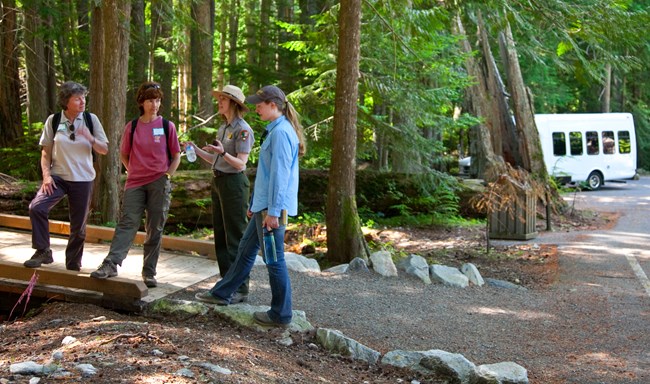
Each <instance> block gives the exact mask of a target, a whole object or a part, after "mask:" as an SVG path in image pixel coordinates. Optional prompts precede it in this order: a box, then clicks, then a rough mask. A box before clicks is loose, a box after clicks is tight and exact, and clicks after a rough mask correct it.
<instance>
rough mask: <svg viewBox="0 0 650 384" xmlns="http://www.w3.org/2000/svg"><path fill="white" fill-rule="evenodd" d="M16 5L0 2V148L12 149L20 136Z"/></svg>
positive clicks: (10, 1)
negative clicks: (0, 17) (0, 16)
mask: <svg viewBox="0 0 650 384" xmlns="http://www.w3.org/2000/svg"><path fill="white" fill-rule="evenodd" d="M16 9H17V8H16V2H15V1H14V0H8V1H2V2H0V12H1V15H2V19H0V20H2V22H0V147H10V146H12V145H14V144H15V143H16V142H17V141H18V140H19V139H20V138H21V137H22V135H23V123H22V117H21V109H20V79H19V77H18V41H17V35H16V32H17V31H18V28H17V17H16Z"/></svg>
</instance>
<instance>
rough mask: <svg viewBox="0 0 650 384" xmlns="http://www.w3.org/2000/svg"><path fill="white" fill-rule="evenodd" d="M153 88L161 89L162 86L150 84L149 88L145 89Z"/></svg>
mask: <svg viewBox="0 0 650 384" xmlns="http://www.w3.org/2000/svg"><path fill="white" fill-rule="evenodd" d="M151 88H153V89H160V85H158V84H149V85H147V87H146V88H145V89H151Z"/></svg>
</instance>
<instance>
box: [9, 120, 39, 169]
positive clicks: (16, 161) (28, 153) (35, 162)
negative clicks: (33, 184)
mask: <svg viewBox="0 0 650 384" xmlns="http://www.w3.org/2000/svg"><path fill="white" fill-rule="evenodd" d="M38 126H40V127H41V128H40V129H33V130H29V131H27V132H26V133H25V136H23V137H22V138H21V139H20V140H19V141H18V144H17V145H15V146H13V147H3V148H0V158H2V161H0V173H4V174H7V175H9V176H13V177H15V178H18V179H22V180H31V181H37V180H41V179H42V177H43V176H42V174H41V171H40V169H41V168H40V159H41V147H40V146H39V145H38V141H39V139H40V137H41V132H42V126H43V124H37V125H35V127H36V128H37V127H38Z"/></svg>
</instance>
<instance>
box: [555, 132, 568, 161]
mask: <svg viewBox="0 0 650 384" xmlns="http://www.w3.org/2000/svg"><path fill="white" fill-rule="evenodd" d="M553 155H554V156H565V155H566V139H565V138H564V132H553Z"/></svg>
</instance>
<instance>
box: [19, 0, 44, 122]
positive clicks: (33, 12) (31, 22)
mask: <svg viewBox="0 0 650 384" xmlns="http://www.w3.org/2000/svg"><path fill="white" fill-rule="evenodd" d="M41 6H42V4H41V1H40V0H32V1H23V14H24V15H25V33H24V44H25V67H26V70H27V123H28V124H29V125H30V126H31V125H32V124H34V123H39V122H40V123H42V122H44V121H45V119H47V116H48V115H49V113H48V107H49V104H48V100H47V88H46V87H47V66H46V65H47V58H46V55H45V42H44V41H43V39H42V38H41V33H40V32H41V31H42V30H43V20H42V19H41V17H40V15H39V14H38V10H39V9H40V7H41Z"/></svg>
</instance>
